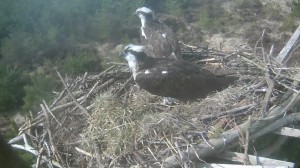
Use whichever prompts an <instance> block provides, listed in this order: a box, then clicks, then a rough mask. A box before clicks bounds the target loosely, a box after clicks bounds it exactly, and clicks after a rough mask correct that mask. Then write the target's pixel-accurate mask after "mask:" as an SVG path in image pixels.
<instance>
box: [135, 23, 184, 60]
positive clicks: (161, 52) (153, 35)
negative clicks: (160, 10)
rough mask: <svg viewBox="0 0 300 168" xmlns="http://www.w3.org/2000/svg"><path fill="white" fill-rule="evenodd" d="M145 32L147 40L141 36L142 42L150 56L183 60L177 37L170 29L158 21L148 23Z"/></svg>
mask: <svg viewBox="0 0 300 168" xmlns="http://www.w3.org/2000/svg"><path fill="white" fill-rule="evenodd" d="M144 32H145V34H146V36H147V39H145V38H144V37H143V36H141V41H142V44H143V45H145V46H146V52H147V54H148V55H149V56H151V57H153V58H171V59H182V56H181V50H180V46H179V43H178V41H177V38H176V35H175V34H174V32H173V31H172V30H171V29H170V28H169V27H167V26H166V25H164V24H163V23H160V22H158V21H153V22H147V24H146V26H145V28H144ZM140 34H141V33H140Z"/></svg>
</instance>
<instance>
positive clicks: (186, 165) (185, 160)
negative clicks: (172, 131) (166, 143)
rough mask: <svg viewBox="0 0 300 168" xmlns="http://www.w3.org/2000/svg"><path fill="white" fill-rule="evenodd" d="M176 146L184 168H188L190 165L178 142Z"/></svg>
mask: <svg viewBox="0 0 300 168" xmlns="http://www.w3.org/2000/svg"><path fill="white" fill-rule="evenodd" d="M174 144H175V147H176V148H177V152H178V154H179V157H180V159H181V161H182V163H183V167H184V168H188V167H189V165H188V163H187V159H186V156H185V154H184V153H183V152H182V151H181V150H180V148H179V145H178V142H177V141H175V143H174Z"/></svg>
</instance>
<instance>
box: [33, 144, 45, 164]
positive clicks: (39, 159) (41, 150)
mask: <svg viewBox="0 0 300 168" xmlns="http://www.w3.org/2000/svg"><path fill="white" fill-rule="evenodd" d="M43 151H44V148H43V147H42V148H41V149H40V150H39V152H38V157H37V159H36V163H35V167H36V168H39V167H40V161H41V158H42V152H43Z"/></svg>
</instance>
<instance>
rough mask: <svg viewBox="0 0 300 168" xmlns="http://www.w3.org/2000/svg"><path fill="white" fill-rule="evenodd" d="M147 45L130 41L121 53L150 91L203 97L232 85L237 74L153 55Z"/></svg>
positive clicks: (134, 75)
mask: <svg viewBox="0 0 300 168" xmlns="http://www.w3.org/2000/svg"><path fill="white" fill-rule="evenodd" d="M144 48H145V47H144V46H139V45H132V44H130V45H127V46H126V47H125V48H124V50H123V52H122V54H121V56H122V57H124V58H125V59H126V60H127V61H128V65H129V68H130V69H131V71H132V75H133V78H134V80H135V81H136V83H137V84H138V85H139V86H140V87H141V88H143V89H145V90H147V91H148V92H150V93H152V94H155V95H159V96H164V97H172V98H177V99H180V100H191V99H195V98H204V97H206V96H207V95H208V94H209V93H211V92H212V91H220V90H222V89H224V88H226V87H228V86H229V84H231V83H232V82H233V81H234V80H235V79H236V78H235V77H217V76H216V75H214V74H213V73H212V72H210V71H208V70H205V69H201V68H199V67H198V66H196V65H194V64H192V63H189V62H185V61H183V60H174V59H172V60H170V59H166V58H153V57H149V56H147V55H146V53H145V52H144Z"/></svg>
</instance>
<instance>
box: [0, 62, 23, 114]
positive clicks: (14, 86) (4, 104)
mask: <svg viewBox="0 0 300 168" xmlns="http://www.w3.org/2000/svg"><path fill="white" fill-rule="evenodd" d="M25 82H26V80H25V78H24V77H23V74H22V73H21V71H17V70H14V69H11V68H9V67H7V66H4V65H0V112H5V111H9V110H13V109H15V108H17V107H18V106H20V105H21V104H22V97H23V96H24V94H25V93H24V90H23V86H24V84H25Z"/></svg>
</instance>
